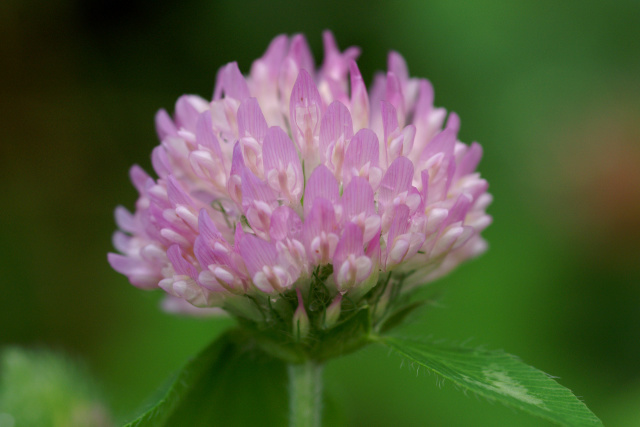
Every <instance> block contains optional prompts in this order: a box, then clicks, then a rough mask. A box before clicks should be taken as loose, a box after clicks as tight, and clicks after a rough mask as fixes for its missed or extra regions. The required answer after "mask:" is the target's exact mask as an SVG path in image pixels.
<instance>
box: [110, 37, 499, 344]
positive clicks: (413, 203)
mask: <svg viewBox="0 0 640 427" xmlns="http://www.w3.org/2000/svg"><path fill="white" fill-rule="evenodd" d="M324 47H325V59H324V62H323V64H322V66H321V67H320V69H319V70H316V68H315V66H314V62H313V57H312V55H311V52H310V50H309V48H308V46H307V43H306V41H305V39H304V37H303V36H301V35H296V36H294V37H292V38H291V39H289V38H288V37H286V36H279V37H277V38H276V39H274V40H273V41H272V43H271V44H270V45H269V47H268V49H267V51H266V53H265V54H264V56H263V57H262V58H260V59H258V60H256V61H255V62H254V63H253V65H252V67H251V72H250V73H249V75H248V76H243V75H242V73H241V72H240V70H239V69H238V66H237V64H236V63H230V64H227V65H226V66H224V67H222V68H221V69H220V71H219V72H218V75H217V79H216V85H215V90H214V97H213V100H212V101H210V102H209V101H206V100H204V99H202V98H200V97H197V96H194V95H185V96H182V97H181V98H179V99H178V101H177V103H176V107H175V114H174V117H173V118H171V117H170V116H169V114H167V113H166V112H165V111H164V110H161V111H160V112H159V113H158V114H157V116H156V128H157V132H158V135H159V137H160V141H161V143H160V145H159V146H157V147H156V148H155V149H154V150H153V153H152V161H153V168H154V170H155V172H156V174H157V175H158V179H153V178H151V177H150V176H149V175H147V174H146V173H145V172H144V171H142V169H140V168H139V167H137V166H134V167H133V168H132V169H131V180H132V181H133V184H134V186H135V187H136V188H137V190H138V192H139V193H140V196H139V199H138V201H137V203H136V210H135V213H133V214H131V213H129V212H128V211H127V210H126V209H124V208H122V207H119V208H118V209H117V210H116V220H117V222H118V225H119V227H120V229H121V231H119V232H116V234H115V236H114V244H115V246H116V248H117V249H118V251H119V252H121V254H109V262H110V263H111V265H112V266H113V268H114V269H115V270H117V271H119V272H120V273H123V274H125V275H127V276H128V278H129V280H130V281H131V283H132V284H134V285H136V286H138V287H141V288H144V289H154V288H158V287H159V288H161V289H163V290H164V291H165V292H166V293H167V294H168V295H169V296H168V298H169V299H170V302H169V304H168V305H169V306H171V307H173V308H174V309H178V308H179V307H190V306H193V307H194V309H188V310H186V311H189V312H192V311H194V310H196V311H197V309H195V307H201V308H209V307H221V308H223V309H226V310H227V311H229V312H231V313H234V314H236V315H238V316H240V317H243V318H248V319H251V320H253V321H255V322H267V323H269V322H270V321H272V320H273V319H274V318H277V317H282V318H283V319H285V318H286V319H289V320H288V322H291V319H292V318H293V311H294V310H295V311H296V313H297V314H296V316H297V317H296V318H298V325H299V324H301V322H302V323H303V324H306V323H305V322H308V321H310V322H311V328H313V327H317V328H320V329H322V328H326V327H328V326H327V325H335V324H336V323H338V317H341V316H343V315H341V314H340V313H341V310H340V305H341V304H343V307H344V304H351V305H353V306H354V307H359V306H363V305H366V304H367V303H372V302H373V300H372V298H376V301H375V302H376V303H377V302H378V300H379V299H381V298H383V299H384V298H389V295H394V296H397V295H400V294H404V293H406V292H407V291H408V290H409V289H410V288H411V287H412V286H415V285H416V284H420V283H425V282H428V281H430V280H433V279H434V278H436V277H438V276H440V275H442V274H444V273H446V272H447V271H449V270H451V269H452V268H453V267H455V266H456V265H457V264H459V263H460V262H461V261H464V260H465V259H468V258H470V257H473V256H475V255H477V254H479V253H481V252H482V251H484V249H485V247H486V244H485V242H484V240H482V238H481V237H480V232H481V231H482V230H483V229H484V228H485V227H487V226H488V225H489V223H490V222H491V218H490V217H489V216H488V215H487V214H486V213H485V208H486V207H487V205H488V204H489V203H490V201H491V196H490V195H489V194H487V193H486V190H487V182H486V181H485V180H483V179H481V178H480V176H479V174H478V173H476V172H475V169H476V166H477V164H478V162H479V161H480V157H481V155H482V149H481V147H480V145H478V144H477V143H473V144H471V146H467V145H465V144H463V143H461V142H459V141H458V140H457V133H458V129H459V119H458V116H457V115H455V114H454V113H451V114H449V117H448V118H446V112H445V110H443V109H441V108H435V107H434V106H433V90H432V87H431V85H430V83H429V82H428V81H427V80H422V79H413V78H409V74H408V71H407V66H406V64H405V62H404V60H403V59H402V57H401V56H400V55H399V54H397V53H395V52H392V53H391V54H390V55H389V64H388V68H389V70H388V72H387V73H386V74H379V75H377V76H376V77H375V79H374V84H373V88H372V89H371V91H369V92H368V91H367V89H366V87H365V85H364V82H363V79H362V76H361V74H360V71H359V70H358V67H357V65H356V62H355V59H356V57H357V56H358V54H359V50H358V49H357V48H349V49H347V50H346V51H345V52H340V51H339V50H338V48H337V46H336V43H335V41H334V39H333V36H332V35H331V33H329V32H326V33H325V34H324ZM445 118H446V124H445ZM391 273H393V274H391ZM400 286H403V288H402V292H400V290H399V289H396V291H394V292H390V291H389V292H387V291H385V289H387V288H388V289H391V288H399V287H400ZM383 287H384V288H385V289H382V288H383ZM384 295H387V297H385V296H384ZM179 301H182V302H179ZM185 301H186V302H188V303H190V305H189V304H185V303H184V302H185ZM302 301H304V304H301V303H300V302H302ZM299 303H300V304H299ZM304 305H306V310H305V308H304ZM296 307H298V308H297V309H296ZM329 307H331V308H330V310H329V311H328V312H326V310H327V309H328V308H329ZM289 312H290V313H289ZM345 312H347V310H342V313H345ZM278 313H279V314H278ZM302 313H304V316H303V315H302ZM307 313H308V314H307ZM318 313H321V315H320V314H318ZM307 317H308V319H307V320H303V321H301V320H300V319H306V318H307ZM316 318H317V319H318V320H317V324H315V325H316V326H314V319H316ZM309 319H310V320H309ZM308 328H309V327H308V326H305V330H306V329H308ZM306 333H307V332H305V334H306Z"/></svg>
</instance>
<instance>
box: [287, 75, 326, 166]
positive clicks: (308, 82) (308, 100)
mask: <svg viewBox="0 0 640 427" xmlns="http://www.w3.org/2000/svg"><path fill="white" fill-rule="evenodd" d="M321 116H322V98H320V93H319V92H318V88H317V87H316V85H315V83H314V82H313V79H312V78H311V76H310V75H309V73H308V72H307V71H306V70H304V69H302V70H300V74H298V78H297V79H296V83H295V84H294V86H293V90H292V91H291V99H290V101H289V123H290V124H291V132H292V133H293V136H294V140H295V141H296V143H297V144H298V147H299V148H300V152H301V153H302V157H303V158H306V157H307V155H310V154H312V153H313V152H315V150H316V149H317V141H316V139H317V137H318V133H319V132H320V118H321Z"/></svg>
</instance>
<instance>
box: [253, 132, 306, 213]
mask: <svg viewBox="0 0 640 427" xmlns="http://www.w3.org/2000/svg"><path fill="white" fill-rule="evenodd" d="M262 161H263V164H264V175H265V177H266V178H267V182H268V183H269V185H270V186H271V188H273V189H275V190H278V191H281V192H283V193H285V194H286V198H287V199H296V200H297V201H299V200H300V196H301V194H302V189H303V187H304V178H303V176H302V165H301V164H300V158H299V157H298V152H297V151H296V147H295V145H294V144H293V142H292V141H291V140H290V139H289V137H288V136H287V134H286V133H285V132H284V131H283V130H282V129H281V128H280V127H278V126H273V127H272V128H270V129H269V131H268V132H267V136H266V137H265V139H264V143H263V147H262ZM290 170H292V171H293V182H290V177H289V174H288V173H287V172H288V171H290ZM272 171H273V172H272ZM272 178H273V179H272ZM272 181H273V182H272Z"/></svg>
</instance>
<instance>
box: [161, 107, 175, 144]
mask: <svg viewBox="0 0 640 427" xmlns="http://www.w3.org/2000/svg"><path fill="white" fill-rule="evenodd" d="M156 133H157V134H158V137H159V138H160V140H161V141H162V140H163V139H165V137H167V136H177V134H178V129H177V128H176V125H175V124H173V120H171V117H170V116H169V113H167V111H166V110H159V111H158V112H157V113H156Z"/></svg>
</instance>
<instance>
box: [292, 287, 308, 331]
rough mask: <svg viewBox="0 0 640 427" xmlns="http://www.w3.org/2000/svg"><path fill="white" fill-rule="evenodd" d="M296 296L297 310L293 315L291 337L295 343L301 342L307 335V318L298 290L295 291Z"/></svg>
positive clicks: (300, 293)
mask: <svg viewBox="0 0 640 427" xmlns="http://www.w3.org/2000/svg"><path fill="white" fill-rule="evenodd" d="M296 295H297V296H298V308H297V309H296V312H295V313H293V336H294V337H295V339H296V341H302V340H303V339H304V338H305V337H306V336H307V335H308V334H309V316H307V311H306V310H305V309H304V302H303V301H302V292H300V288H298V289H296Z"/></svg>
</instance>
